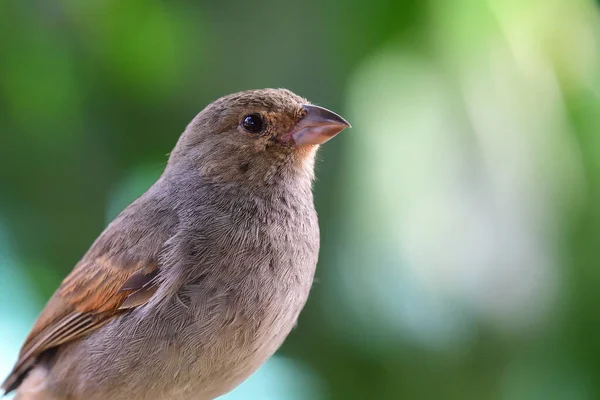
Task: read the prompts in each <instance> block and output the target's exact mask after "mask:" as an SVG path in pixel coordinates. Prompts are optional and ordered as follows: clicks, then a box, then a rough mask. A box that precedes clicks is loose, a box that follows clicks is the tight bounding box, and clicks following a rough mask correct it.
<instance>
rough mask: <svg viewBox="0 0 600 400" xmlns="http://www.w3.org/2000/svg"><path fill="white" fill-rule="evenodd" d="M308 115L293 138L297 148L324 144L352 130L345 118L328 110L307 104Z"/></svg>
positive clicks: (292, 133) (300, 122)
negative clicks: (344, 131) (345, 131)
mask: <svg viewBox="0 0 600 400" xmlns="http://www.w3.org/2000/svg"><path fill="white" fill-rule="evenodd" d="M302 108H304V110H305V111H306V115H305V116H304V117H303V118H302V119H301V120H300V121H299V122H298V123H297V124H296V126H295V127H294V129H293V130H292V132H291V136H292V138H293V140H294V143H295V144H296V146H298V147H300V146H306V145H315V144H322V143H325V142H326V141H328V140H329V139H331V138H332V137H334V136H335V135H337V134H338V133H340V132H341V131H343V130H344V129H346V128H350V124H349V123H348V121H346V120H345V119H344V118H342V117H340V116H339V115H337V114H336V113H334V112H333V111H329V110H327V109H326V108H323V107H319V106H313V105H308V104H305V105H303V106H302Z"/></svg>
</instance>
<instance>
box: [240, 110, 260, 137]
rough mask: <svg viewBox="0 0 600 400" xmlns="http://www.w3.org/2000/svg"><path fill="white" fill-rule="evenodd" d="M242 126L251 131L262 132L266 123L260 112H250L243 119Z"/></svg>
mask: <svg viewBox="0 0 600 400" xmlns="http://www.w3.org/2000/svg"><path fill="white" fill-rule="evenodd" d="M242 127H243V128H244V129H245V130H246V131H248V132H250V133H260V132H262V131H263V130H264V127H265V123H264V121H263V119H262V117H261V116H260V115H259V114H250V115H246V116H245V117H244V119H243V120H242Z"/></svg>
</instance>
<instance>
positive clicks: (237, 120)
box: [2, 89, 350, 400]
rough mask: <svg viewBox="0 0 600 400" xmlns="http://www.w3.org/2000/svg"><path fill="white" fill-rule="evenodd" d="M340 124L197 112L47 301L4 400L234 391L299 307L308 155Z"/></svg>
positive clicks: (292, 102)
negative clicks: (158, 170) (162, 162)
mask: <svg viewBox="0 0 600 400" xmlns="http://www.w3.org/2000/svg"><path fill="white" fill-rule="evenodd" d="M348 127H350V124H349V123H348V122H347V121H346V120H345V119H344V118H342V117H341V116H339V115H338V114H336V113H334V112H332V111H330V110H328V109H326V108H323V107H320V106H317V105H313V104H311V103H310V102H309V101H308V100H306V99H305V98H302V97H300V96H298V95H296V94H294V93H293V92H291V91H289V90H287V89H257V90H248V91H243V92H239V93H234V94H230V95H226V96H224V97H221V98H219V99H217V100H215V101H214V102H212V103H210V104H209V105H207V106H206V107H205V108H204V109H203V110H202V111H201V112H200V113H199V114H197V115H196V116H195V117H194V118H193V120H192V121H191V122H190V123H189V124H188V125H187V127H186V128H185V130H184V131H183V133H182V134H181V135H180V137H179V139H178V140H177V143H176V145H175V147H174V149H173V150H172V152H171V153H170V154H169V156H168V161H167V163H166V166H165V168H164V171H163V173H162V174H161V176H160V177H159V178H158V180H157V181H156V182H155V183H154V184H153V185H152V186H151V187H150V188H149V189H148V190H147V191H146V192H145V193H144V194H142V195H141V196H140V197H138V198H137V199H136V200H135V201H133V202H132V203H131V204H130V205H129V206H127V207H126V208H125V209H124V210H123V211H122V212H121V213H120V214H119V215H118V216H117V217H115V219H114V220H113V221H112V222H110V223H109V224H108V226H107V227H106V228H105V229H104V231H103V232H102V233H101V234H100V235H99V236H98V238H97V239H96V240H95V241H94V242H93V244H92V245H91V247H90V248H89V250H88V251H87V252H86V253H85V254H84V256H83V257H82V258H81V260H80V261H79V262H78V263H77V264H76V265H75V267H74V268H73V270H72V271H71V273H70V274H69V275H68V276H67V277H66V278H65V279H64V281H63V282H62V283H61V285H60V286H59V287H58V289H57V290H56V292H55V293H54V294H53V295H52V297H51V298H50V299H49V301H48V302H47V304H46V306H45V308H44V309H43V310H42V312H41V314H40V315H39V317H38V319H37V320H36V322H35V324H34V326H33V328H32V329H31V331H30V333H29V335H28V336H27V338H26V339H25V341H24V344H23V346H22V348H21V350H20V353H19V356H18V360H17V361H16V364H15V366H14V368H13V370H12V372H10V374H9V376H8V377H7V378H6V380H5V381H4V383H3V384H2V389H4V391H5V394H6V393H9V392H12V391H15V390H16V399H18V400H67V399H68V400H84V399H85V400H104V399H112V400H120V399H127V400H142V399H154V400H167V399H168V400H188V399H192V400H209V399H214V398H216V397H219V396H221V395H223V394H225V393H227V392H229V391H231V390H232V389H234V388H235V387H237V386H238V385H239V384H240V383H241V382H243V381H244V380H245V379H246V378H248V377H249V376H250V375H251V374H252V373H253V372H255V371H256V370H257V369H258V368H259V367H260V366H261V365H262V364H263V363H264V362H265V361H266V360H267V359H269V358H270V357H271V356H272V355H273V354H274V352H275V351H276V350H277V349H278V348H279V347H280V345H281V344H282V343H283V341H284V339H285V338H286V337H287V336H288V334H289V333H290V331H291V330H292V328H293V326H294V325H295V324H296V321H297V319H298V316H299V314H300V312H301V310H302V309H303V307H304V305H305V303H306V301H307V299H308V296H309V292H310V289H311V286H312V282H313V278H314V274H315V269H316V264H317V260H318V253H319V247H320V237H319V224H318V219H317V214H316V211H315V207H314V201H313V191H312V188H313V181H314V177H315V174H314V166H315V155H316V152H317V150H318V148H319V146H320V145H321V144H323V143H325V142H326V141H328V140H329V139H331V138H333V137H334V136H336V135H337V134H338V133H340V132H341V131H342V130H344V129H345V128H348Z"/></svg>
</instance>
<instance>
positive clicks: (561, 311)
mask: <svg viewBox="0 0 600 400" xmlns="http://www.w3.org/2000/svg"><path fill="white" fill-rule="evenodd" d="M597 7H598V4H595V3H594V2H593V1H591V0H544V1H542V0H370V1H363V2H359V1H346V0H324V1H321V0H304V1H302V2H293V3H292V2H280V1H276V0H264V1H254V2H247V1H232V0H222V1H197V2H192V1H180V2H175V1H160V0H144V1H141V0H140V1H137V0H131V1H122V0H89V1H80V0H56V1H45V0H32V1H17V0H12V1H11V0H4V1H1V2H0V152H1V156H0V375H2V376H4V375H5V374H6V373H8V371H9V369H10V367H11V366H12V363H13V362H14V360H15V359H16V355H17V352H18V348H19V346H20V344H21V342H22V341H23V339H24V337H25V335H26V334H27V332H28V330H29V328H30V327H31V325H32V324H33V321H34V319H35V317H36V315H37V313H38V312H39V311H40V309H41V308H42V307H43V305H44V303H45V301H46V300H47V299H48V298H49V296H50V295H51V294H52V292H53V291H54V289H55V288H56V287H57V286H58V285H59V283H60V281H61V280H62V278H63V277H64V276H65V275H66V274H67V273H68V272H69V271H70V269H71V268H72V267H73V265H74V264H75V263H76V262H77V261H78V259H79V258H80V257H81V256H82V255H83V253H84V252H85V251H86V250H87V248H88V246H89V245H90V244H91V242H92V241H93V240H94V239H95V238H96V236H97V235H98V234H99V233H100V232H101V231H102V229H103V228H104V226H106V224H107V223H108V221H110V220H111V219H112V218H113V217H114V216H115V215H116V214H117V213H118V212H119V211H120V210H122V209H123V208H124V207H125V206H126V205H127V204H128V203H129V202H130V201H131V200H133V199H134V198H135V197H136V196H138V195H139V194H141V193H142V192H143V191H144V190H145V189H146V188H148V187H149V185H151V183H152V182H153V181H154V180H155V179H156V178H157V177H158V176H159V174H160V172H161V169H162V168H163V167H164V165H165V161H166V154H167V153H168V152H169V151H170V149H171V148H172V146H173V145H174V144H175V142H176V140H177V138H178V136H179V134H180V132H181V131H182V130H183V129H184V127H185V125H186V124H187V123H188V121H189V120H191V118H192V117H193V116H194V115H195V114H196V113H197V112H198V111H199V110H201V109H202V108H203V107H204V106H205V105H206V104H207V103H209V102H210V101H212V100H214V99H215V98H217V97H220V96H221V95H224V94H227V93H230V92H234V91H238V90H243V89H250V88H261V87H286V88H289V89H291V90H293V91H295V92H297V93H298V94H300V95H302V96H305V97H308V98H309V99H311V100H312V101H313V102H314V103H316V104H320V105H323V106H325V107H328V108H331V109H333V110H336V111H339V112H340V113H341V114H342V115H343V116H345V117H347V119H348V120H349V121H350V122H351V123H352V124H353V128H352V129H351V130H347V131H345V132H344V133H343V134H342V135H340V136H338V137H337V138H336V139H335V140H333V141H332V142H330V143H328V144H327V145H326V146H324V148H323V149H322V151H321V152H320V157H319V162H318V171H317V175H318V180H317V182H316V185H315V193H316V205H317V209H318V211H319V214H320V222H321V228H322V252H321V257H320V263H319V268H318V273H317V281H316V283H315V286H314V290H313V292H312V296H311V298H310V300H309V302H308V305H307V307H306V309H305V311H304V313H303V314H302V316H301V318H300V321H299V325H298V327H297V329H296V330H295V331H294V332H293V333H292V335H291V336H290V337H289V339H288V340H287V341H286V343H285V344H284V346H283V347H282V349H281V350H280V351H279V352H278V353H277V355H276V356H275V357H274V358H273V359H272V360H271V361H269V362H268V363H267V364H266V365H265V366H264V367H263V368H262V369H261V370H260V371H259V372H258V373H257V374H256V375H254V376H253V377H252V378H251V379H250V380H249V381H247V382H246V383H245V384H243V385H242V386H241V387H239V388H238V389H237V390H236V391H234V392H233V393H232V394H230V395H228V396H225V397H224V398H225V399H227V400H241V399H247V400H248V399H249V400H254V399H256V400H328V399H343V400H352V399H383V400H388V399H390V400H393V399H460V400H465V399H477V400H479V399H502V400H521V399H524V400H529V399H544V400H547V399H569V400H586V399H599V398H600V379H599V377H600V261H599V254H600V74H599V72H600V46H599V44H600V18H599V13H598V9H597Z"/></svg>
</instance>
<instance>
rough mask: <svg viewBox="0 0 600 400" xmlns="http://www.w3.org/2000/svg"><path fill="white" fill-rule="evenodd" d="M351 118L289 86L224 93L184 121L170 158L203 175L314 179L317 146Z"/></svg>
mask: <svg viewBox="0 0 600 400" xmlns="http://www.w3.org/2000/svg"><path fill="white" fill-rule="evenodd" d="M349 126H350V124H349V123H348V122H346V121H345V120H344V119H343V118H342V117H340V116H339V115H337V114H335V113H333V112H332V111H329V110H327V109H325V108H322V107H318V106H314V105H311V104H310V103H309V102H308V100H306V99H303V98H301V97H299V96H297V95H295V94H294V93H292V92H290V91H289V90H285V89H263V90H250V91H245V92H240V93H235V94H231V95H228V96H225V97H222V98H220V99H218V100H216V101H214V102H213V103H211V104H210V105H208V106H207V107H206V108H205V109H204V110H202V111H201V112H200V113H199V114H198V115H197V116H196V118H194V120H193V121H192V122H191V123H190V124H189V125H188V127H187V129H186V130H185V132H184V133H183V134H182V135H181V138H180V140H179V142H178V143H177V146H176V147H175V149H174V151H173V153H172V154H171V158H170V160H169V164H170V165H171V164H173V165H174V164H181V163H184V165H185V166H187V167H192V168H195V169H197V171H198V172H199V173H200V174H201V175H202V176H203V177H204V178H205V179H209V180H210V179H214V180H217V181H221V180H223V181H236V182H237V181H240V182H250V183H253V184H259V185H262V184H266V185H268V184H271V183H273V182H275V181H277V180H280V179H292V178H294V175H297V176H306V177H308V178H309V179H312V176H313V168H314V157H315V153H316V150H317V148H318V146H319V145H320V144H322V143H324V142H326V141H327V140H329V139H331V138H332V137H333V136H335V135H337V134H338V133H339V132H341V131H342V130H343V129H345V128H347V127H349Z"/></svg>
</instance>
